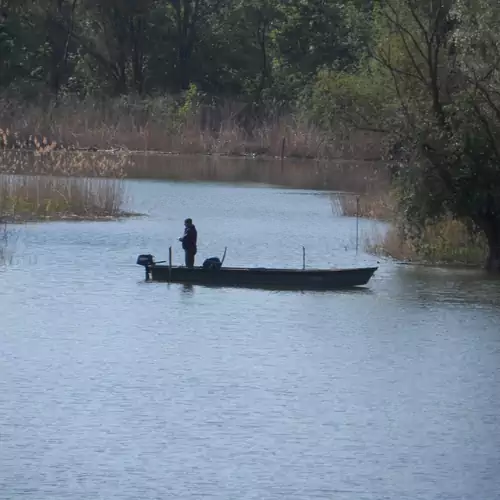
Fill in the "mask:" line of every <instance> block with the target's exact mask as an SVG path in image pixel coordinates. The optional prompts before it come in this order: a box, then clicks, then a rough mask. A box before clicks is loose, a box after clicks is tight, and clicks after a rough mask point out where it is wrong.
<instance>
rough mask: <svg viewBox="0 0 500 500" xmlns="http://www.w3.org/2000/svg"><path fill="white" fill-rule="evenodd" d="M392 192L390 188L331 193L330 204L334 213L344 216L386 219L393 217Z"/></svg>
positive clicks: (393, 201)
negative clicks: (364, 191)
mask: <svg viewBox="0 0 500 500" xmlns="http://www.w3.org/2000/svg"><path fill="white" fill-rule="evenodd" d="M394 196H395V195H394V193H393V192H392V191H391V190H390V189H385V190H377V191H375V192H371V191H370V192H368V193H367V194H364V195H361V194H360V195H357V194H349V193H346V194H344V193H333V194H331V195H330V204H331V207H332V212H333V213H334V215H336V216H339V215H343V216H346V217H356V215H357V216H358V217H363V218H365V219H374V220H380V221H388V220H392V219H393V218H394V215H395V212H394V206H395V200H394Z"/></svg>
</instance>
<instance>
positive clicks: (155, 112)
mask: <svg viewBox="0 0 500 500" xmlns="http://www.w3.org/2000/svg"><path fill="white" fill-rule="evenodd" d="M240 108H241V106H240ZM180 109H181V108H180V107H179V105H178V104H175V103H174V101H173V100H172V99H171V98H168V97H164V98H156V99H149V100H146V101H133V100H130V99H129V100H124V99H115V100H108V101H107V102H105V103H102V102H97V101H93V100H90V99H88V100H87V101H85V102H77V101H68V102H66V103H63V104H60V105H58V106H55V105H48V106H43V107H42V106H36V105H33V104H27V103H23V102H16V101H13V100H12V99H2V98H0V128H2V129H3V132H4V133H0V147H2V146H4V147H9V148H10V147H14V146H15V147H24V146H26V145H28V146H29V147H31V145H32V144H33V142H34V141H35V139H36V140H37V141H38V142H42V141H43V138H47V139H48V140H49V142H52V143H56V144H58V145H59V144H63V145H65V147H68V146H72V147H75V148H81V149H88V148H96V149H99V150H109V149H116V148H123V149H127V150H129V151H157V152H168V153H178V154H200V153H203V154H221V155H263V156H271V157H280V156H281V152H282V145H283V140H284V141H285V149H284V153H285V157H288V158H315V159H320V158H323V159H326V158H330V159H333V158H336V159H338V158H343V159H358V160H359V159H370V158H378V157H380V137H378V136H377V135H376V134H373V133H362V132H356V133H353V134H351V135H350V136H340V135H338V134H337V135H336V134H331V133H325V132H324V131H322V130H320V129H319V128H318V127H316V126H314V125H312V124H310V123H309V122H308V121H307V120H306V119H304V118H300V117H295V116H286V117H280V118H275V119H272V120H269V121H268V122H266V123H263V124H258V125H253V126H248V125H247V126H243V125H242V121H241V119H240V118H241V113H240V110H239V109H238V106H237V105H236V104H233V105H227V106H224V107H221V108H217V109H212V108H210V109H208V110H207V108H206V107H202V106H200V107H195V108H194V109H192V110H189V111H187V112H186V111H185V110H182V109H181V111H182V112H180V111H179V110H180ZM6 131H9V133H5V132H6ZM12 131H15V133H12Z"/></svg>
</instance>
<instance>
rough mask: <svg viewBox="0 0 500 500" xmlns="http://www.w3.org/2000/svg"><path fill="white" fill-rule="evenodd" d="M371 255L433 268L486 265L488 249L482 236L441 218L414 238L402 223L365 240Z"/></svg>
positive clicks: (459, 224) (458, 221)
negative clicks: (430, 265)
mask: <svg viewBox="0 0 500 500" xmlns="http://www.w3.org/2000/svg"><path fill="white" fill-rule="evenodd" d="M365 248H366V250H367V251H368V252H369V253H372V254H375V255H381V256H385V257H390V258H393V259H396V260H399V261H405V262H413V263H422V264H434V265H466V266H478V267H481V266H483V265H484V262H485V260H486V258H487V255H488V245H487V241H486V238H485V237H484V235H483V234H482V233H479V232H475V231H473V230H472V229H471V228H470V227H469V226H468V225H467V224H466V223H465V222H463V221H460V220H457V219H454V218H452V217H442V218H440V219H438V220H436V221H432V222H428V223H426V224H425V225H424V226H423V227H422V228H421V231H419V233H418V234H411V233H410V231H408V230H406V229H405V227H404V225H403V224H402V223H399V224H397V223H396V224H394V223H393V224H392V225H391V226H390V227H389V228H388V230H387V231H385V232H383V233H382V232H379V233H378V234H375V237H373V236H372V237H371V238H366V241H365Z"/></svg>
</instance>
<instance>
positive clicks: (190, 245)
mask: <svg viewBox="0 0 500 500" xmlns="http://www.w3.org/2000/svg"><path fill="white" fill-rule="evenodd" d="M197 240H198V232H197V231H196V227H195V225H194V224H193V221H192V219H186V220H185V221H184V236H183V237H182V238H179V241H180V242H181V243H182V248H183V250H184V256H185V261H186V267H193V266H194V256H195V255H196V252H197V246H196V245H197Z"/></svg>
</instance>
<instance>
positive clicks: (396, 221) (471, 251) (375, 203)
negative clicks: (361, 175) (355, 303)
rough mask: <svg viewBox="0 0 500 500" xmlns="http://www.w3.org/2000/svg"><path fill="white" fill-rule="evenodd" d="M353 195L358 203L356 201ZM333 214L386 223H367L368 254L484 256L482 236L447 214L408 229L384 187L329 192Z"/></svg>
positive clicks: (472, 261) (415, 258) (468, 260)
mask: <svg viewBox="0 0 500 500" xmlns="http://www.w3.org/2000/svg"><path fill="white" fill-rule="evenodd" d="M356 198H358V199H359V202H358V203H357V202H356ZM331 205H332V211H333V213H334V214H335V215H336V216H340V215H344V216H351V217H352V216H356V213H358V215H359V217H363V218H367V219H373V220H376V221H384V222H387V224H385V225H384V226H383V227H381V226H380V225H378V224H374V225H372V226H371V229H369V230H368V232H367V233H366V234H364V235H363V240H364V248H365V250H366V251H367V252H368V253H372V254H374V255H380V256H384V257H389V258H392V259H395V260H398V261H404V262H414V263H427V264H445V265H448V264H454V265H455V264H456V265H472V266H478V267H479V266H483V265H484V262H485V261H486V257H487V255H488V246H487V241H486V238H485V237H484V235H483V234H482V233H479V232H476V231H474V230H473V229H472V228H471V227H470V225H468V224H466V223H465V222H464V221H461V220H457V219H455V218H453V217H451V216H447V217H442V218H441V219H439V220H436V221H428V222H427V223H426V224H424V225H423V226H422V227H421V228H420V230H419V231H415V230H414V229H413V230H410V229H409V228H408V227H407V225H406V224H405V223H404V221H403V219H402V217H401V216H400V214H398V211H397V192H396V191H395V190H393V189H391V188H390V187H388V186H378V189H375V190H373V191H368V192H367V193H366V194H364V195H359V196H356V195H336V194H334V195H332V196H331Z"/></svg>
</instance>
